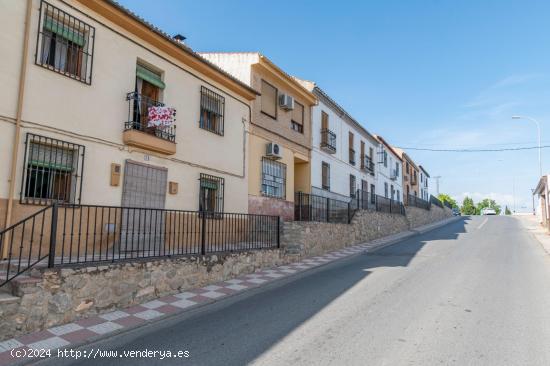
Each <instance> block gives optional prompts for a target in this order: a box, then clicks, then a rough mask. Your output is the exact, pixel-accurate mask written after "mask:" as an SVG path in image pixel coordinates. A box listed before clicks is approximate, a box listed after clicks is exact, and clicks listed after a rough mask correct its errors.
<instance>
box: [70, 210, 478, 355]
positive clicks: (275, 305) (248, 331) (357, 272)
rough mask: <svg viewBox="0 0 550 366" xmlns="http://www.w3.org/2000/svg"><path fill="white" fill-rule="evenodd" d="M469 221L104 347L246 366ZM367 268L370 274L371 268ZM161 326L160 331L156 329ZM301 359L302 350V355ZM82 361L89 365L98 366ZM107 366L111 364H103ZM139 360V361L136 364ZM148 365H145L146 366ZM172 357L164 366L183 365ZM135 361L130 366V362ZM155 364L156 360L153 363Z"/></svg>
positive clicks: (453, 234)
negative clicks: (381, 270) (361, 285)
mask: <svg viewBox="0 0 550 366" xmlns="http://www.w3.org/2000/svg"><path fill="white" fill-rule="evenodd" d="M468 220H469V218H467V217H465V218H463V219H462V220H459V221H457V222H454V223H452V224H449V225H447V226H445V227H442V228H439V229H436V230H433V231H431V232H429V233H426V234H422V235H418V236H416V237H413V238H410V239H408V240H405V241H403V242H400V243H397V244H394V245H391V246H389V247H386V248H383V249H381V250H379V251H378V252H375V253H369V254H366V255H359V256H355V257H352V258H348V259H345V260H342V261H338V262H336V263H332V264H329V265H326V266H324V267H323V268H321V269H319V270H314V271H311V272H309V273H307V274H305V275H303V276H302V277H299V278H297V279H294V280H293V281H290V282H288V283H284V284H282V285H280V286H276V287H274V288H270V289H266V290H264V291H261V292H258V293H256V294H253V295H251V296H247V297H245V298H242V299H240V300H238V301H236V302H234V303H232V304H229V305H225V306H223V305H222V304H219V305H220V306H218V308H216V306H212V307H211V308H208V309H205V311H203V312H201V313H199V314H196V315H193V316H191V317H188V318H183V317H182V318H181V319H178V318H173V319H171V320H170V323H171V324H170V325H168V326H166V323H165V324H163V325H158V326H152V327H151V328H150V329H146V330H143V331H141V334H139V335H133V336H131V337H128V338H127V339H126V340H124V335H121V336H119V338H118V339H117V340H116V342H114V343H109V344H106V345H103V346H101V347H109V346H111V347H114V348H115V349H118V350H119V351H122V350H131V349H135V350H138V349H163V350H166V349H170V350H189V351H190V354H191V357H190V358H189V359H186V360H185V364H191V365H244V364H248V363H250V362H252V361H254V360H255V359H256V358H258V357H259V356H261V355H262V354H263V353H264V352H266V351H267V350H269V349H270V348H271V347H273V346H274V345H276V344H277V343H278V342H280V341H281V340H283V339H284V338H285V337H286V336H288V335H289V334H291V333H292V332H293V331H295V330H296V329H298V328H299V327H300V326H301V325H303V324H304V323H305V322H306V321H307V320H308V319H310V318H312V317H314V316H315V315H316V314H318V313H319V312H321V311H322V310H323V309H324V308H326V307H327V306H330V304H331V303H332V302H333V301H335V300H336V299H337V298H338V297H340V296H341V295H342V294H344V293H345V292H347V291H348V290H350V289H351V288H352V287H354V286H355V285H356V284H357V283H358V282H359V281H361V280H363V279H364V278H366V277H367V276H368V275H369V274H371V273H372V271H369V270H368V269H372V268H376V267H381V266H384V267H392V266H407V265H409V263H410V262H411V260H412V259H413V258H414V257H415V256H416V255H417V253H418V252H419V251H420V250H421V249H422V247H423V246H424V245H426V243H432V244H437V243H434V242H436V241H438V240H451V239H456V238H457V237H458V235H460V234H461V233H464V232H465V225H466V223H467V221H468ZM365 269H367V270H365ZM155 328H156V329H155ZM297 357H299V352H298V353H297ZM90 361H91V360H88V361H81V363H83V364H92V363H91V362H90ZM102 361H103V362H102V364H115V362H112V363H110V362H111V361H110V360H102ZM128 361H132V364H136V363H137V364H145V361H146V360H135V359H134V360H124V359H123V360H116V364H124V363H126V362H128ZM136 361H137V362H136ZM141 361H144V362H141ZM181 362H182V360H178V359H169V360H164V361H162V364H163V365H164V364H181ZM128 363H130V362H128ZM148 363H151V361H148Z"/></svg>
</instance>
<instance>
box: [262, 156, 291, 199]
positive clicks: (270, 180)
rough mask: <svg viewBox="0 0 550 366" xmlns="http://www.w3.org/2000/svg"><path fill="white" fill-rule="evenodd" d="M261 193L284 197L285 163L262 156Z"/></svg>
mask: <svg viewBox="0 0 550 366" xmlns="http://www.w3.org/2000/svg"><path fill="white" fill-rule="evenodd" d="M262 194H263V195H265V196H268V197H275V198H282V199H285V198H286V164H283V163H280V162H278V161H275V160H271V159H268V158H262Z"/></svg>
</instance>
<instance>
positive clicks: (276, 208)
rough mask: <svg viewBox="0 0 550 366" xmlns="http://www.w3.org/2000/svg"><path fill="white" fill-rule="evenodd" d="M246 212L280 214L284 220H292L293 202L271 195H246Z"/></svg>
mask: <svg viewBox="0 0 550 366" xmlns="http://www.w3.org/2000/svg"><path fill="white" fill-rule="evenodd" d="M248 213H250V214H256V215H273V216H281V217H282V218H283V220H284V221H293V220H294V203H293V202H289V201H285V200H281V199H277V198H271V197H262V196H248Z"/></svg>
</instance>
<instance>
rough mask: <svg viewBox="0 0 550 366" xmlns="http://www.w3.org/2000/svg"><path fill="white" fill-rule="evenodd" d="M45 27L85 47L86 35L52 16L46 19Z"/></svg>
mask: <svg viewBox="0 0 550 366" xmlns="http://www.w3.org/2000/svg"><path fill="white" fill-rule="evenodd" d="M44 29H46V30H49V31H50V32H52V33H55V34H57V35H59V36H61V37H63V38H65V39H66V40H68V41H70V42H73V43H75V44H77V45H79V46H80V47H84V43H85V40H84V35H83V34H82V33H81V32H79V31H77V30H76V29H73V28H71V27H68V26H66V25H63V24H61V23H59V22H56V21H54V20H53V19H52V18H46V19H45V20H44Z"/></svg>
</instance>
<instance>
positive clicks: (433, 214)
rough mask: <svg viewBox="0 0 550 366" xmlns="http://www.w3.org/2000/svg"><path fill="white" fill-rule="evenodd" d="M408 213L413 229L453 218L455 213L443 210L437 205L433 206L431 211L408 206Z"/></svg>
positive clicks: (445, 208) (447, 209) (446, 209)
mask: <svg viewBox="0 0 550 366" xmlns="http://www.w3.org/2000/svg"><path fill="white" fill-rule="evenodd" d="M406 213H407V220H409V223H410V228H411V229H414V228H415V227H419V226H422V225H427V224H431V223H433V222H437V221H441V220H444V219H446V218H449V217H451V216H453V212H452V211H451V209H449V208H447V207H444V208H441V207H439V206H436V205H432V206H431V208H430V209H429V210H424V209H423V208H418V207H410V206H408V207H407V208H406Z"/></svg>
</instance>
